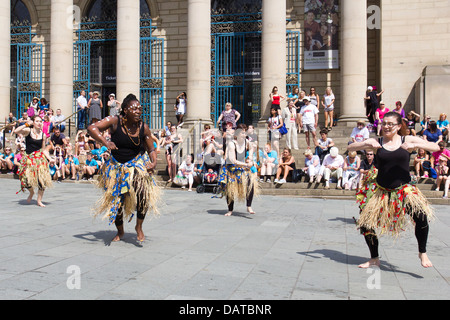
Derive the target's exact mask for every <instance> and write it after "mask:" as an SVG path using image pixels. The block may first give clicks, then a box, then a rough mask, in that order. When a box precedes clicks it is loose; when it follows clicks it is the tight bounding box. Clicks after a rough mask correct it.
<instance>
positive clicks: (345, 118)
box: [338, 114, 369, 127]
mask: <svg viewBox="0 0 450 320" xmlns="http://www.w3.org/2000/svg"><path fill="white" fill-rule="evenodd" d="M359 120H364V121H365V122H369V120H368V119H367V117H366V116H364V115H357V114H349V115H342V116H340V117H339V118H338V123H339V124H340V125H342V126H347V127H355V126H356V122H357V121H359Z"/></svg>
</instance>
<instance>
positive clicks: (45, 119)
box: [42, 115, 51, 138]
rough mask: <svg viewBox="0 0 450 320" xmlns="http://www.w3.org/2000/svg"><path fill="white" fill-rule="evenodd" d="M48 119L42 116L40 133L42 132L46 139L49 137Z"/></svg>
mask: <svg viewBox="0 0 450 320" xmlns="http://www.w3.org/2000/svg"><path fill="white" fill-rule="evenodd" d="M50 124H51V122H50V117H49V116H47V115H44V117H43V121H42V131H44V133H45V136H46V137H47V138H48V137H50Z"/></svg>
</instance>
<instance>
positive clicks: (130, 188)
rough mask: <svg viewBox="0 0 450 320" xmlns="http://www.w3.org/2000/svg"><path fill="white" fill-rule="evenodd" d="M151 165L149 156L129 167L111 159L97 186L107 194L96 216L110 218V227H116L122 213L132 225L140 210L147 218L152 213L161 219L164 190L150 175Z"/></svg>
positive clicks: (132, 162) (146, 155)
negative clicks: (117, 218) (115, 222)
mask: <svg viewBox="0 0 450 320" xmlns="http://www.w3.org/2000/svg"><path fill="white" fill-rule="evenodd" d="M149 161H150V159H149V157H148V154H147V153H144V154H139V155H137V156H136V158H134V159H132V160H130V161H128V162H126V163H120V162H117V160H116V159H114V157H112V156H111V157H110V159H109V160H108V161H106V162H105V163H104V164H103V166H102V167H101V168H100V170H99V177H98V179H97V183H96V185H97V187H99V188H101V189H103V191H104V193H103V195H102V197H101V198H100V199H99V200H98V202H97V205H96V208H95V209H94V215H95V216H98V215H103V219H106V218H109V222H110V224H112V223H114V221H115V220H116V217H117V214H118V213H119V211H120V210H122V212H123V215H124V217H125V218H126V219H127V220H128V221H131V220H132V219H133V216H134V211H136V210H137V209H138V208H139V209H140V210H141V213H142V214H144V215H145V214H146V213H147V212H148V211H149V210H151V211H152V213H153V215H154V216H158V215H159V211H158V206H157V205H158V202H159V201H160V197H161V189H160V188H159V187H158V186H157V185H156V182H155V180H154V179H153V176H152V175H150V174H149V173H148V172H147V169H146V163H147V162H149ZM138 201H139V203H138Z"/></svg>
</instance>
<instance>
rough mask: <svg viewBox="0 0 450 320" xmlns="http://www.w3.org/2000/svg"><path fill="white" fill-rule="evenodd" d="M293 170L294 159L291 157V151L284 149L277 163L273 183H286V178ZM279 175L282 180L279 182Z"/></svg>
mask: <svg viewBox="0 0 450 320" xmlns="http://www.w3.org/2000/svg"><path fill="white" fill-rule="evenodd" d="M293 170H295V159H294V157H293V156H292V153H291V150H290V149H289V148H284V150H283V153H282V155H281V157H280V160H279V162H278V170H277V176H276V178H275V180H274V182H275V183H279V184H283V183H286V179H287V176H288V175H289V173H290V172H292V171H293ZM281 174H283V179H281V180H279V179H280V176H281Z"/></svg>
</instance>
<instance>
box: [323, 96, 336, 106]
mask: <svg viewBox="0 0 450 320" xmlns="http://www.w3.org/2000/svg"><path fill="white" fill-rule="evenodd" d="M323 98H324V99H325V105H326V106H328V105H329V104H331V102H332V101H333V100H334V99H335V97H334V94H330V95H324V96H323ZM326 108H334V104H331V105H330V106H329V107H326Z"/></svg>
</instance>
